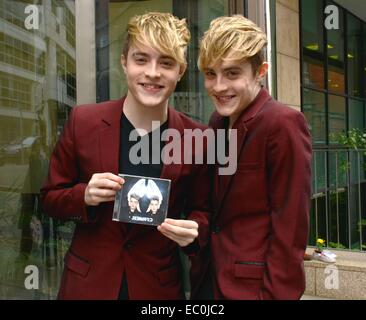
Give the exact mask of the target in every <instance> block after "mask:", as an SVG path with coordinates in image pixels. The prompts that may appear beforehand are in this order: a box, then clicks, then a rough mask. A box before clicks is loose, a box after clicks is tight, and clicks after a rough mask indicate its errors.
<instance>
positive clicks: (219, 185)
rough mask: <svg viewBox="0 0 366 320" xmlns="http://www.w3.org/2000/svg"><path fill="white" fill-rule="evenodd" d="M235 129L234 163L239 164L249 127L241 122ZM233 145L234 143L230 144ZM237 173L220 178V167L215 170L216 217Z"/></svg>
mask: <svg viewBox="0 0 366 320" xmlns="http://www.w3.org/2000/svg"><path fill="white" fill-rule="evenodd" d="M233 129H236V130H237V141H236V150H237V152H236V159H234V161H236V162H237V163H238V160H239V158H240V153H241V151H242V149H243V146H244V142H245V137H246V134H247V131H248V129H247V127H246V125H245V123H244V122H240V123H239V125H238V127H234V128H233ZM230 143H232V142H230ZM234 175H235V173H233V174H231V175H221V176H219V167H218V166H216V168H215V185H216V186H215V192H216V196H215V198H216V199H217V200H216V201H215V202H216V203H215V205H214V207H215V208H216V210H215V212H214V215H216V214H217V213H218V212H219V211H220V210H221V207H222V204H223V202H224V199H225V196H226V194H227V193H228V190H229V189H230V183H231V180H232V179H233V177H234Z"/></svg>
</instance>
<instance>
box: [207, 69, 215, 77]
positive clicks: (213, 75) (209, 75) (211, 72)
mask: <svg viewBox="0 0 366 320" xmlns="http://www.w3.org/2000/svg"><path fill="white" fill-rule="evenodd" d="M215 76H216V74H215V72H213V71H211V70H207V71H205V77H206V78H209V79H212V78H214V77H215Z"/></svg>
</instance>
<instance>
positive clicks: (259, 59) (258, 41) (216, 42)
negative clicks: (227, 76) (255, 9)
mask: <svg viewBox="0 0 366 320" xmlns="http://www.w3.org/2000/svg"><path fill="white" fill-rule="evenodd" d="M266 45H267V36H266V35H265V33H264V32H263V31H262V30H261V29H260V28H259V27H258V26H257V25H256V24H255V23H254V22H253V21H251V20H249V19H247V18H245V17H243V16H241V15H234V16H231V17H219V18H216V19H214V20H212V21H211V24H210V27H209V29H208V30H207V31H206V32H205V34H204V35H203V37H202V39H201V43H200V53H199V57H198V68H199V69H200V70H201V71H202V70H204V69H205V68H207V67H208V66H211V65H215V64H216V63H217V62H219V61H228V60H230V61H244V60H247V59H249V61H250V62H251V63H252V66H253V67H254V68H253V72H254V73H255V72H256V71H257V68H258V67H259V66H260V65H261V64H262V63H263V59H264V57H263V50H262V49H263V48H264V47H265V46H266Z"/></svg>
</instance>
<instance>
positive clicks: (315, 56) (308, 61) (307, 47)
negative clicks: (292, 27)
mask: <svg viewBox="0 0 366 320" xmlns="http://www.w3.org/2000/svg"><path fill="white" fill-rule="evenodd" d="M322 6H323V4H322V1H318V0H309V1H301V21H302V23H301V32H302V53H303V62H302V63H303V84H304V85H305V86H308V87H314V88H318V89H323V88H324V45H323V42H324V41H323V33H322V32H319V30H322V25H323V14H322V11H323V10H322Z"/></svg>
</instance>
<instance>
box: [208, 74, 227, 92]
mask: <svg viewBox="0 0 366 320" xmlns="http://www.w3.org/2000/svg"><path fill="white" fill-rule="evenodd" d="M212 89H213V90H214V91H215V92H223V91H226V90H227V84H226V82H225V80H224V79H223V77H221V76H220V75H218V76H217V77H216V79H215V80H214V84H213V87H212Z"/></svg>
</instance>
